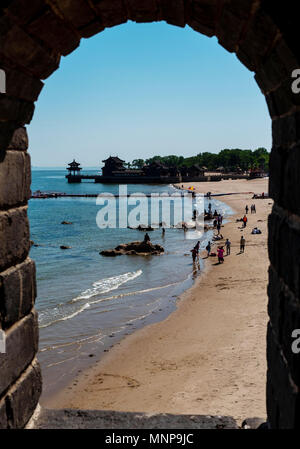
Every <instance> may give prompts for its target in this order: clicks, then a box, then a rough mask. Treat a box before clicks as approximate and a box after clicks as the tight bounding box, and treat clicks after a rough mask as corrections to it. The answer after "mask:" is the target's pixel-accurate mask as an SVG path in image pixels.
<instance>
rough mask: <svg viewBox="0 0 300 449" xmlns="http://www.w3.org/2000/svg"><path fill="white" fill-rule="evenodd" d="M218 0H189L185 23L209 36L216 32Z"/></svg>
mask: <svg viewBox="0 0 300 449" xmlns="http://www.w3.org/2000/svg"><path fill="white" fill-rule="evenodd" d="M219 5H220V2H219V0H189V2H188V7H187V17H188V19H187V23H188V25H189V26H190V27H191V28H193V29H194V30H195V31H198V32H200V33H202V34H205V35H207V36H209V37H211V36H213V35H214V34H216V26H217V16H218V11H219Z"/></svg>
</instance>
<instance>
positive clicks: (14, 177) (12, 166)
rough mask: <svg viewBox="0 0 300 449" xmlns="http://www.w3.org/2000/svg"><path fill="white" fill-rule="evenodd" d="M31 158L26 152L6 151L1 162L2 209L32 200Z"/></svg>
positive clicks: (0, 204)
mask: <svg viewBox="0 0 300 449" xmlns="http://www.w3.org/2000/svg"><path fill="white" fill-rule="evenodd" d="M30 184H31V170H30V156H29V154H28V153H26V152H24V151H6V153H5V157H4V159H3V160H2V161H1V162H0V208H2V209H3V208H8V207H13V206H16V205H18V204H24V203H26V202H27V201H28V200H29V198H30V192H31V191H30Z"/></svg>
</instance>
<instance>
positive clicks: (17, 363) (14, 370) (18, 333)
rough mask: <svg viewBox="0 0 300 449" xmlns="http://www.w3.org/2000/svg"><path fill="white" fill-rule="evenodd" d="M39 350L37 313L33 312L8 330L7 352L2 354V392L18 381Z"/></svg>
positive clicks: (0, 380)
mask: <svg viewBox="0 0 300 449" xmlns="http://www.w3.org/2000/svg"><path fill="white" fill-rule="evenodd" d="M37 350H38V322H37V314H36V312H31V313H30V314H29V315H27V316H26V317H24V318H23V319H22V320H20V321H18V322H17V323H16V324H14V325H13V326H12V327H11V328H10V329H8V330H7V331H6V353H5V354H0V370H1V376H0V394H2V393H3V392H5V391H6V390H7V389H8V388H9V387H11V386H12V384H13V383H14V382H16V380H17V379H18V378H19V376H20V374H21V373H22V371H24V370H25V368H27V366H28V365H29V364H30V362H31V361H32V360H33V358H34V356H35V354H36V352H37Z"/></svg>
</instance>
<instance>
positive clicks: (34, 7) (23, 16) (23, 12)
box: [6, 0, 46, 25]
mask: <svg viewBox="0 0 300 449" xmlns="http://www.w3.org/2000/svg"><path fill="white" fill-rule="evenodd" d="M45 8H46V4H45V0H30V2H28V0H12V1H10V2H9V5H8V6H7V8H6V11H7V12H8V13H9V15H10V16H12V17H13V19H14V21H15V22H16V23H18V24H19V25H25V24H27V23H28V22H29V21H30V20H31V19H32V18H33V17H37V16H38V15H39V14H41V13H43V11H44V10H45Z"/></svg>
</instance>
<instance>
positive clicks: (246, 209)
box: [245, 204, 249, 215]
mask: <svg viewBox="0 0 300 449" xmlns="http://www.w3.org/2000/svg"><path fill="white" fill-rule="evenodd" d="M245 211H246V215H247V214H248V212H249V207H248V204H247V206H246V207H245Z"/></svg>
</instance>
